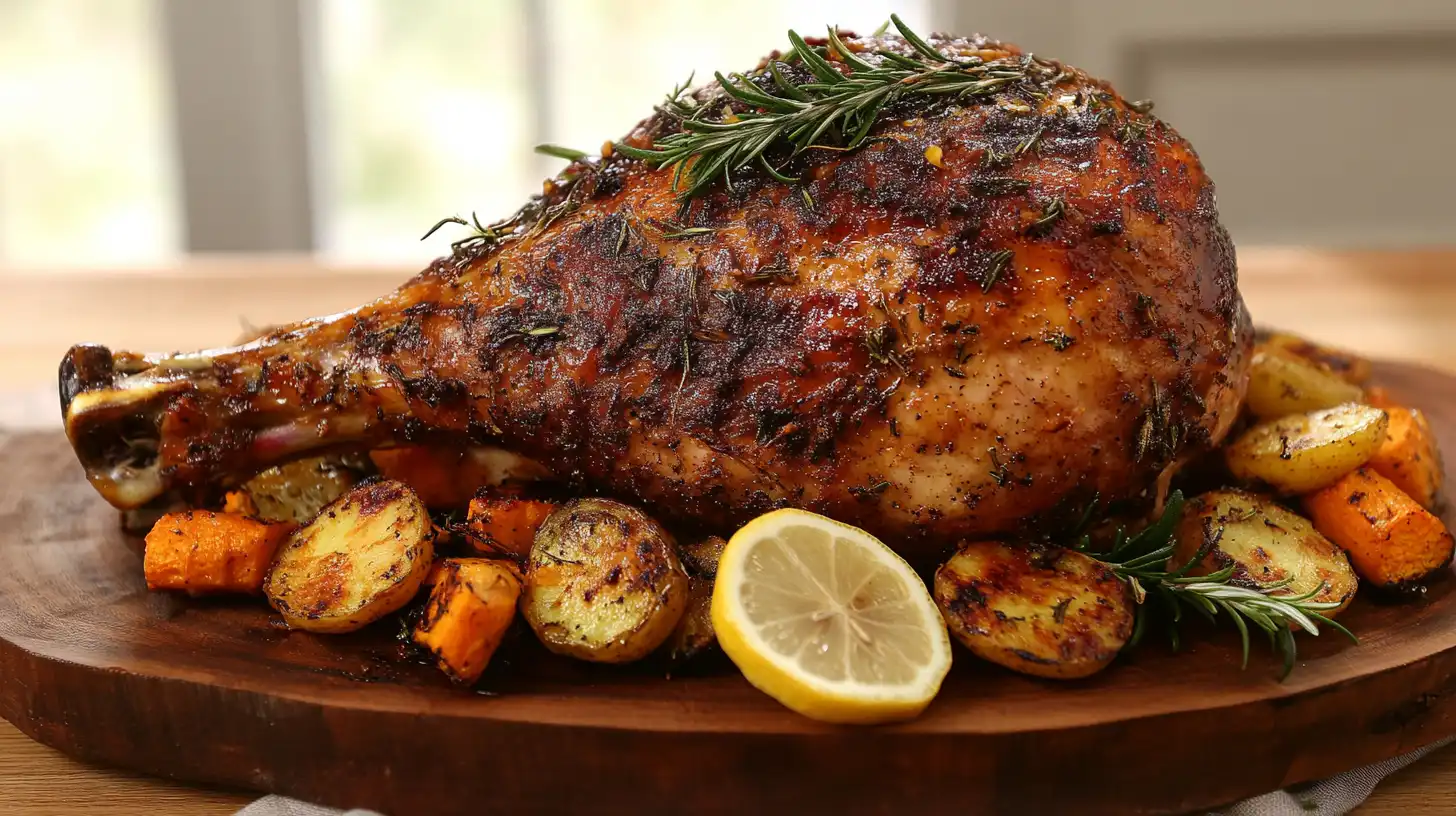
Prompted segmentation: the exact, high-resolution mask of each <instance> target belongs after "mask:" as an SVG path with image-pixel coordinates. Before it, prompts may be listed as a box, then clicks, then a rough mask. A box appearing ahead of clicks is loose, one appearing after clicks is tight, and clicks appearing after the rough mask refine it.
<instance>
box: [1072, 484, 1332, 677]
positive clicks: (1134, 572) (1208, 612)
mask: <svg viewBox="0 0 1456 816" xmlns="http://www.w3.org/2000/svg"><path fill="white" fill-rule="evenodd" d="M1183 504H1184V501H1183V494H1182V493H1181V492H1178V491H1174V492H1173V493H1172V495H1170V496H1168V500H1167V502H1166V504H1165V505H1164V507H1163V515H1162V516H1161V517H1160V518H1159V519H1158V520H1157V521H1156V522H1154V523H1152V524H1151V525H1149V526H1148V527H1147V528H1145V529H1144V530H1142V531H1141V532H1139V533H1138V534H1136V535H1133V536H1125V535H1124V534H1123V531H1122V530H1118V532H1117V535H1116V537H1115V540H1114V542H1113V545H1112V549H1110V550H1108V551H1107V552H1105V553H1098V552H1090V551H1089V550H1090V540H1089V539H1088V538H1087V537H1086V536H1083V537H1082V540H1081V543H1080V544H1079V545H1078V547H1077V549H1079V550H1081V551H1082V552H1086V553H1087V554H1088V555H1091V556H1092V557H1094V558H1097V559H1099V560H1101V561H1103V562H1104V563H1106V564H1107V565H1108V566H1110V567H1111V568H1112V570H1113V572H1115V573H1117V576H1118V577H1119V578H1121V579H1123V580H1124V581H1126V582H1127V583H1128V585H1129V586H1130V587H1131V588H1132V593H1133V598H1134V599H1135V600H1136V601H1137V604H1138V608H1137V618H1136V623H1135V624H1134V625H1133V633H1132V637H1131V638H1130V639H1129V640H1128V645H1129V646H1136V645H1137V643H1138V642H1139V641H1140V640H1141V639H1142V636H1143V632H1144V630H1145V629H1146V626H1147V618H1148V615H1149V607H1152V606H1154V605H1156V606H1159V607H1161V608H1162V610H1163V612H1164V613H1165V614H1166V615H1167V619H1166V623H1167V626H1168V632H1169V637H1170V638H1171V640H1172V642H1173V648H1174V649H1177V648H1178V646H1179V637H1178V625H1179V623H1180V622H1181V620H1182V617H1183V612H1184V611H1185V610H1191V611H1193V612H1196V613H1198V614H1200V615H1202V616H1204V617H1205V618H1207V619H1208V620H1210V621H1213V622H1217V621H1218V620H1219V618H1218V614H1219V613H1220V612H1223V613H1225V614H1226V615H1227V618H1228V620H1230V621H1232V622H1233V625H1234V627H1235V628H1237V629H1238V630H1239V637H1240V639H1241V640H1242V642H1243V665H1244V666H1245V667H1247V666H1248V664H1249V641H1250V637H1249V624H1253V625H1254V626H1255V627H1257V628H1258V629H1261V630H1263V631H1264V633H1265V634H1267V635H1268V636H1269V643H1270V645H1271V646H1272V647H1273V649H1274V651H1275V652H1276V653H1277V654H1278V655H1279V656H1280V658H1281V659H1282V660H1283V668H1282V671H1281V673H1280V675H1279V679H1281V680H1283V679H1284V678H1285V677H1288V676H1289V673H1290V672H1291V671H1292V670H1293V669H1294V661H1295V658H1296V656H1297V654H1298V653H1297V650H1296V645H1295V641H1294V628H1296V627H1297V628H1299V629H1303V630H1304V631H1306V632H1308V633H1310V634H1311V635H1318V634H1319V633H1320V630H1319V627H1320V626H1328V627H1330V628H1331V629H1334V630H1335V631H1337V632H1340V633H1341V634H1343V635H1345V636H1346V637H1348V638H1350V640H1352V641H1356V638H1355V636H1354V635H1353V634H1351V632H1350V630H1348V629H1346V628H1345V627H1343V626H1341V625H1340V624H1339V623H1336V622H1335V621H1333V620H1331V619H1329V618H1327V617H1325V616H1324V615H1322V614H1320V613H1322V612H1327V611H1329V610H1331V609H1338V608H1339V606H1340V604H1339V603H1322V602H1318V601H1314V600H1311V599H1312V598H1314V597H1316V596H1317V595H1319V594H1320V593H1321V592H1323V591H1324V589H1325V586H1324V585H1323V584H1321V585H1320V586H1318V587H1315V588H1314V589H1313V590H1311V591H1309V592H1305V593H1300V594H1281V593H1286V590H1285V587H1287V586H1288V585H1289V583H1290V581H1291V580H1292V578H1291V579H1285V580H1283V581H1276V582H1273V583H1268V584H1257V585H1253V586H1248V585H1244V584H1236V583H1233V582H1232V579H1233V577H1234V567H1233V566H1230V567H1228V568H1226V569H1222V570H1219V571H1218V572H1214V573H1212V574H1209V575H1189V574H1188V573H1189V572H1190V571H1191V570H1192V569H1193V567H1194V565H1196V564H1197V563H1199V562H1200V561H1202V560H1203V558H1204V556H1205V555H1206V554H1207V550H1209V549H1211V548H1212V546H1214V545H1215V544H1217V537H1218V535H1219V533H1217V532H1216V533H1214V534H1213V535H1212V537H1211V540H1210V541H1209V542H1207V543H1205V545H1204V546H1203V547H1202V548H1201V549H1200V550H1199V552H1197V553H1194V555H1193V557H1192V558H1190V559H1188V561H1187V562H1186V563H1184V564H1181V565H1177V566H1173V565H1170V564H1169V563H1168V559H1169V558H1170V557H1171V556H1172V554H1173V549H1174V547H1175V542H1174V540H1173V532H1174V530H1176V529H1177V527H1178V521H1179V519H1180V518H1181V517H1182V515H1183ZM1356 642H1358V641H1356Z"/></svg>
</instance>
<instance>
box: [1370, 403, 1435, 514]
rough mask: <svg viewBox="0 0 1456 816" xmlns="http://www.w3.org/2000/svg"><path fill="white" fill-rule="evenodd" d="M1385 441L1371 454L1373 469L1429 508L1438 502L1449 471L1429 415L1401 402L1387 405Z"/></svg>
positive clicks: (1371, 467) (1371, 466)
mask: <svg viewBox="0 0 1456 816" xmlns="http://www.w3.org/2000/svg"><path fill="white" fill-rule="evenodd" d="M1385 413H1386V414H1388V415H1389V416H1390V425H1389V426H1388V427H1387V428H1386V431H1385V442H1384V443H1383V444H1382V445H1381V446H1380V450H1378V451H1376V452H1375V455H1374V456H1372V457H1370V465H1369V466H1370V469H1371V470H1373V471H1375V472H1376V473H1379V474H1380V475H1381V476H1384V477H1385V478H1387V479H1389V480H1390V481H1392V482H1394V483H1395V486H1396V487H1399V488H1400V489H1401V490H1403V491H1405V492H1406V493H1407V494H1409V495H1410V497H1411V498H1413V499H1415V500H1416V501H1418V502H1420V503H1421V506H1422V507H1425V508H1426V509H1427V510H1429V509H1431V508H1433V507H1435V506H1436V502H1437V501H1438V500H1439V499H1440V497H1441V486H1442V484H1443V483H1444V482H1445V480H1446V471H1445V468H1444V467H1443V465H1442V462H1441V452H1440V450H1439V449H1438V448H1437V447H1436V435H1435V433H1434V432H1433V431H1432V430H1431V424H1430V422H1428V421H1427V420H1426V415H1425V414H1424V413H1422V412H1420V411H1416V410H1412V409H1410V408H1404V407H1399V406H1391V407H1389V408H1386V409H1385Z"/></svg>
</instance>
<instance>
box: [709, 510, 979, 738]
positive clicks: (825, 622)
mask: <svg viewBox="0 0 1456 816" xmlns="http://www.w3.org/2000/svg"><path fill="white" fill-rule="evenodd" d="M713 628H714V630H715V631H716V632H717V634H718V642H719V643H720V644H722V646H723V651H725V652H727V653H728V657H729V658H731V659H732V660H733V662H734V663H735V664H737V666H738V668H739V670H741V671H742V672H743V676H744V677H746V678H748V682H750V683H752V684H753V685H754V686H757V687H758V688H759V690H761V691H763V692H764V693H766V694H768V695H769V696H770V697H773V698H774V699H775V700H778V701H779V702H780V703H783V704H784V705H786V706H788V707H789V708H791V709H793V710H794V711H797V712H799V713H800V714H803V715H805V716H807V717H812V718H814V719H816V720H825V721H828V722H838V723H875V722H886V721H889V720H903V719H908V718H910V717H913V716H915V715H916V714H919V713H920V712H921V711H922V710H924V708H925V707H926V706H927V705H929V704H930V701H931V700H932V699H933V698H934V697H935V694H936V692H937V691H939V690H940V682H941V680H943V679H944V678H945V673H946V672H947V671H948V670H949V669H950V638H949V637H948V636H947V635H946V631H945V622H944V621H943V620H942V619H941V616H940V612H939V610H938V609H937V608H936V606H935V601H933V600H931V597H930V592H929V591H928V590H926V588H925V583H924V582H923V581H921V580H920V577H919V576H918V575H916V574H915V571H914V570H912V569H911V568H910V565H909V564H906V563H905V561H904V559H902V558H900V556H898V555H896V554H895V553H894V552H893V551H892V550H891V549H890V548H889V547H886V546H885V545H884V544H882V543H881V542H880V541H879V539H876V538H875V537H874V536H872V535H870V534H869V533H866V532H865V531H864V530H861V529H859V528H857V527H851V526H849V525H848V524H841V523H839V522H837V521H833V520H831V519H827V518H825V517H823V516H819V515H815V514H813V513H808V512H805V511H803V510H777V511H775V512H772V513H769V514H767V515H764V516H760V517H758V518H757V519H754V520H753V521H752V522H750V523H749V524H748V525H747V526H745V527H744V528H743V529H741V530H739V531H738V532H737V533H735V534H734V536H733V539H732V540H731V541H729V542H728V547H727V549H725V550H724V551H723V556H722V559H721V560H720V561H719V562H718V577H717V580H716V582H715V584H714V587H713Z"/></svg>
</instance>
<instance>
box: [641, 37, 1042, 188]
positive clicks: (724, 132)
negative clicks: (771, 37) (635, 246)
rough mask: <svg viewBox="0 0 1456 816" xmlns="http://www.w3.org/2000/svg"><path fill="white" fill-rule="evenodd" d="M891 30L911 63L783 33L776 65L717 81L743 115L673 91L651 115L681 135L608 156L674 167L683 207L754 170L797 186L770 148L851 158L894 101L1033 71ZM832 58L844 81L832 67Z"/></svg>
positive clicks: (1016, 61)
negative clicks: (797, 70) (802, 74)
mask: <svg viewBox="0 0 1456 816" xmlns="http://www.w3.org/2000/svg"><path fill="white" fill-rule="evenodd" d="M890 22H891V23H893V24H894V26H895V28H896V29H897V30H899V32H900V36H901V37H903V38H904V40H905V42H906V43H908V44H909V46H910V47H911V49H913V51H914V52H915V56H905V55H903V54H898V53H895V52H893V51H883V50H875V51H871V52H866V53H862V54H861V53H855V52H854V51H852V50H850V48H849V46H848V45H846V44H845V42H844V41H843V40H842V39H841V38H840V36H839V32H838V30H837V29H835V28H833V27H831V28H830V29H829V34H828V45H827V46H810V45H809V44H808V43H806V42H805V41H804V39H803V38H802V37H800V36H799V35H798V33H796V32H794V31H790V32H789V41H790V43H791V44H792V47H791V48H790V50H789V52H788V53H787V54H786V55H785V56H784V58H783V59H782V60H776V61H771V62H769V63H768V65H767V67H766V68H764V69H762V70H760V71H758V72H756V73H754V74H753V75H751V76H746V75H744V74H733V75H731V76H727V77H725V76H724V75H723V74H721V73H720V74H716V77H717V80H718V85H719V86H721V88H722V90H723V92H724V94H726V95H727V96H728V97H729V99H730V100H733V101H737V102H740V103H742V105H744V106H746V107H747V110H744V111H742V112H734V111H732V110H731V108H727V107H725V106H721V105H716V104H706V103H705V104H699V103H698V101H697V100H695V99H693V98H692V97H684V96H683V95H682V93H681V88H679V89H678V91H677V92H675V93H674V94H673V95H672V96H670V97H669V98H668V99H667V101H666V103H664V105H663V106H662V107H661V108H660V110H661V111H662V112H663V113H664V114H665V115H666V116H668V117H670V118H673V119H676V120H677V121H678V123H679V125H680V127H681V130H679V131H678V132H675V133H672V134H670V135H668V136H664V137H662V138H660V139H658V140H657V142H656V143H655V144H653V145H652V146H651V147H647V148H641V147H634V146H632V145H627V144H621V143H618V144H616V145H614V149H615V150H617V151H620V152H622V153H623V154H625V155H627V156H630V157H633V158H636V159H641V160H643V161H645V162H648V163H649V164H651V165H653V166H655V167H675V168H676V170H677V172H676V174H675V175H674V177H673V185H674V187H675V188H676V189H678V190H679V192H680V193H681V194H682V195H683V197H684V198H691V197H693V196H695V195H698V194H699V193H701V192H703V191H704V190H706V189H707V188H708V187H709V186H711V185H712V184H714V183H715V182H717V181H718V180H720V179H721V180H722V181H723V183H724V184H726V185H727V186H728V188H729V189H730V190H731V189H732V187H733V173H734V172H736V171H738V170H742V169H743V168H745V167H748V166H749V165H755V164H756V165H757V166H759V167H760V168H762V169H763V170H764V171H765V172H767V173H768V174H769V175H770V176H772V177H773V178H775V179H777V180H779V181H782V182H786V183H788V182H793V181H796V180H797V179H795V178H793V177H792V176H789V175H787V174H785V173H783V172H781V171H780V170H779V169H778V168H775V167H774V166H773V165H772V164H771V163H770V162H769V159H768V157H767V154H768V151H769V149H770V148H773V147H776V146H783V145H787V146H790V147H792V153H791V155H793V156H797V155H799V154H800V153H803V152H804V151H806V150H810V149H814V148H830V149H837V150H849V149H854V148H856V147H859V146H860V145H862V144H863V143H864V141H865V139H866V138H867V137H868V136H869V132H870V129H871V128H872V127H873V126H874V124H875V122H876V121H877V120H878V118H879V115H880V113H881V112H882V111H883V110H885V108H886V107H887V106H889V105H891V104H893V103H894V102H896V101H897V100H899V99H901V98H903V97H906V96H941V97H944V96H951V97H955V98H957V99H967V98H976V97H985V96H989V95H990V94H992V93H994V92H995V91H996V90H997V89H999V88H1001V87H1003V86H1005V85H1008V84H1011V83H1014V82H1018V81H1020V80H1023V79H1026V78H1027V77H1029V76H1031V75H1032V72H1033V71H1035V70H1037V69H1038V68H1040V67H1041V63H1037V62H1036V61H1035V60H1033V59H1032V58H1030V57H1026V58H1019V57H1008V58H1005V59H998V60H993V61H991V62H986V61H984V60H982V59H981V58H980V57H976V56H964V57H963V56H955V55H949V54H946V53H943V52H942V51H940V50H939V49H937V48H935V47H934V46H932V45H930V43H928V42H926V41H925V40H924V39H923V38H921V37H920V35H918V34H916V33H915V32H914V31H912V30H911V29H910V27H909V26H907V25H905V23H904V22H903V21H902V20H901V19H900V18H899V17H898V16H895V15H891V16H890ZM831 57H832V58H834V59H835V61H837V62H838V63H840V64H841V65H843V66H844V68H846V69H847V71H841V70H840V68H838V67H836V65H835V63H834V62H831V61H830V58H831ZM792 63H797V64H799V65H801V66H802V67H803V68H804V69H805V70H806V71H807V72H808V73H809V74H810V75H812V79H810V80H808V81H803V82H799V81H795V79H793V78H792V77H791V76H790V72H789V71H788V70H786V69H787V68H788V66H789V65H790V64H792ZM1048 70H1049V69H1048ZM755 80H757V81H755ZM684 174H687V176H688V179H687V182H686V186H685V187H684V186H683V182H684V178H683V176H684Z"/></svg>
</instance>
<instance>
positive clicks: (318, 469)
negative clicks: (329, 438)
mask: <svg viewBox="0 0 1456 816" xmlns="http://www.w3.org/2000/svg"><path fill="white" fill-rule="evenodd" d="M357 481H359V474H358V472H357V471H355V470H353V469H352V468H349V467H347V466H345V465H344V463H343V462H342V461H341V460H340V459H339V458H338V457H334V456H316V457H313V458H311V459H300V460H298V461H296V462H289V463H288V464H286V465H279V466H278V467H271V468H268V469H267V470H265V471H263V472H262V473H259V474H258V475H257V476H254V477H253V478H251V479H249V480H248V482H247V484H245V485H243V489H244V491H246V493H247V495H248V498H250V499H251V500H252V502H253V504H254V505H255V507H256V510H255V515H257V516H258V517H259V518H265V519H274V520H277V521H292V522H295V523H298V524H307V523H309V522H310V521H313V517H314V516H316V515H318V511H319V510H321V509H323V507H324V505H326V504H328V503H330V502H332V501H334V500H336V499H338V498H339V497H340V496H342V495H344V493H345V491H347V490H348V489H349V488H351V487H353V486H354V483H355V482H357ZM229 495H230V496H231V495H232V494H229Z"/></svg>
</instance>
